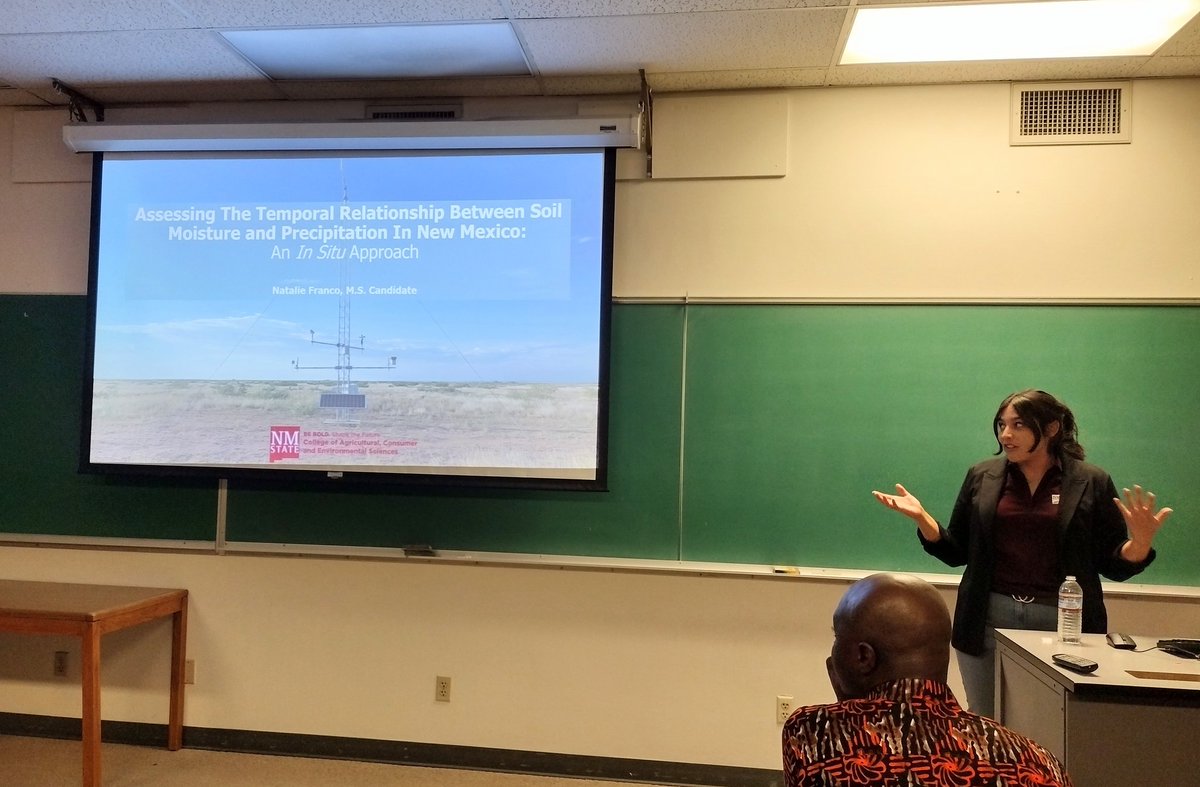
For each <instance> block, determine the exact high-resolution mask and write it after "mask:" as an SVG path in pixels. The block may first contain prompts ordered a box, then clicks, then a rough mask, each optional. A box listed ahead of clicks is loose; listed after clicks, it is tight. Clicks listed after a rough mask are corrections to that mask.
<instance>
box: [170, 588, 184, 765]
mask: <svg viewBox="0 0 1200 787" xmlns="http://www.w3.org/2000/svg"><path fill="white" fill-rule="evenodd" d="M186 657H187V596H184V598H183V603H182V604H181V605H180V608H179V611H178V612H176V613H175V614H174V615H172V616H171V711H170V717H169V718H168V720H167V748H168V749H170V750H171V751H178V750H179V749H181V748H182V747H183V689H184V684H183V680H184V669H185V667H186V666H187V665H186V663H185V659H186Z"/></svg>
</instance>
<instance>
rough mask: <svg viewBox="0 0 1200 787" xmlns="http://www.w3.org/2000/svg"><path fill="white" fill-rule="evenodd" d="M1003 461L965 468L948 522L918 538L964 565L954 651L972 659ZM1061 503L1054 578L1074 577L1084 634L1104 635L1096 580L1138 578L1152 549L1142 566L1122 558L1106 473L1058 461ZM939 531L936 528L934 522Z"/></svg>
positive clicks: (979, 648) (983, 621) (988, 580)
mask: <svg viewBox="0 0 1200 787" xmlns="http://www.w3.org/2000/svg"><path fill="white" fill-rule="evenodd" d="M1007 466H1008V460H1007V459H1004V458H997V459H989V460H987V461H985V462H980V463H979V464H977V465H975V466H974V467H972V468H971V469H970V470H968V471H967V477H966V479H965V480H964V481H963V485H962V489H960V490H959V492H958V499H957V500H956V501H955V503H954V511H953V513H951V515H950V525H949V526H948V527H942V528H941V534H942V537H941V539H940V540H938V541H934V542H930V541H927V540H925V538H924V537H922V536H921V534H920V531H918V532H917V537H918V538H920V539H921V544H922V545H923V546H924V548H925V551H926V552H928V553H929V554H931V555H933V556H934V557H936V558H937V559H938V560H941V561H942V562H943V563H945V564H947V565H950V566H961V565H964V564H965V565H966V568H965V569H964V570H963V575H962V580H961V581H960V582H959V585H958V601H957V603H956V604H955V607H954V636H953V643H954V647H955V648H957V649H958V650H961V651H963V652H964V653H968V654H971V655H979V654H980V653H982V652H983V643H984V632H985V630H986V627H987V611H988V594H989V593H990V592H991V589H992V574H993V569H994V567H995V537H994V532H993V523H994V519H995V515H996V504H997V503H998V502H999V501H1000V493H1001V492H1002V491H1003V490H1004V476H1005V473H1006V471H1007ZM1062 471H1063V476H1062V493H1061V494H1062V498H1061V500H1060V501H1059V506H1058V574H1059V577H1058V578H1059V581H1060V582H1061V581H1062V580H1063V579H1064V578H1066V576H1067V575H1073V576H1074V577H1075V579H1076V580H1077V581H1078V582H1079V584H1080V585H1081V586H1082V587H1083V630H1084V631H1086V632H1090V633H1104V632H1105V631H1106V630H1107V628H1108V612H1107V611H1106V610H1105V608H1104V595H1103V591H1102V590H1101V588H1100V575H1101V574H1103V575H1104V576H1105V577H1107V578H1108V579H1111V580H1113V581H1116V582H1120V581H1123V580H1126V579H1129V578H1130V577H1132V576H1134V575H1136V574H1139V573H1141V571H1142V569H1144V568H1145V567H1146V566H1148V565H1150V563H1151V561H1153V560H1154V557H1155V553H1154V550H1150V554H1149V555H1148V556H1147V557H1146V559H1145V560H1144V561H1142V562H1141V563H1130V562H1129V561H1127V560H1125V559H1123V558H1122V557H1121V556H1120V554H1119V553H1120V550H1121V545H1122V544H1124V543H1125V541H1126V540H1127V537H1128V536H1127V532H1126V528H1125V520H1124V518H1123V517H1122V516H1121V512H1120V510H1119V509H1118V508H1117V506H1116V504H1115V503H1113V498H1115V497H1116V496H1117V489H1116V487H1115V486H1114V485H1113V482H1112V478H1110V477H1109V475H1108V473H1106V472H1104V471H1103V470H1101V469H1100V468H1099V467H1096V466H1095V465H1090V464H1088V463H1086V462H1081V461H1078V460H1073V459H1066V460H1063V463H1062ZM939 527H940V525H939Z"/></svg>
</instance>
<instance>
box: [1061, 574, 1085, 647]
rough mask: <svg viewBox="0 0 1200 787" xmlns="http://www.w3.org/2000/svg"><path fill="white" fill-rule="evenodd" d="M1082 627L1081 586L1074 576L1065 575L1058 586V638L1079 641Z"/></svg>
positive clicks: (1063, 640)
mask: <svg viewBox="0 0 1200 787" xmlns="http://www.w3.org/2000/svg"><path fill="white" fill-rule="evenodd" d="M1082 628H1083V588H1081V587H1080V586H1079V583H1078V582H1076V581H1075V577H1067V579H1066V581H1065V582H1063V583H1062V584H1061V585H1059V587H1058V639H1059V640H1060V641H1061V642H1076V643H1077V642H1079V632H1080V631H1081V630H1082Z"/></svg>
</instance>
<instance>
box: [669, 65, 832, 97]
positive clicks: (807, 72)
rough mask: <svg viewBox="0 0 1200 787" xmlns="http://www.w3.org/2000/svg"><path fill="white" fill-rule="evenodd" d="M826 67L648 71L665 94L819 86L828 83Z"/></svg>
mask: <svg viewBox="0 0 1200 787" xmlns="http://www.w3.org/2000/svg"><path fill="white" fill-rule="evenodd" d="M827 71H828V69H825V68H761V69H744V70H740V71H696V72H686V73H677V74H671V73H665V74H648V75H647V76H646V81H647V82H649V83H650V87H651V89H653V90H657V91H661V92H664V93H670V92H683V91H691V90H750V89H759V88H771V87H818V86H820V85H823V84H824V83H825V74H826V73H827Z"/></svg>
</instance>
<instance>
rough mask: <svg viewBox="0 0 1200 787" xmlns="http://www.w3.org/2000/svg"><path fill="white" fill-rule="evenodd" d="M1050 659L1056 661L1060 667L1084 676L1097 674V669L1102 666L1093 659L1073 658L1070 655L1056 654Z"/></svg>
mask: <svg viewBox="0 0 1200 787" xmlns="http://www.w3.org/2000/svg"><path fill="white" fill-rule="evenodd" d="M1050 658H1052V659H1054V663H1055V664H1057V665H1058V666H1060V667H1063V668H1065V669H1069V670H1072V671H1074V672H1082V673H1084V674H1087V673H1089V672H1095V671H1096V668H1097V667H1099V666H1100V665H1099V664H1097V663H1096V662H1094V661H1092V660H1091V659H1085V658H1083V657H1082V656H1072V655H1071V654H1069V653H1055V654H1054V655H1053V656H1051V657H1050Z"/></svg>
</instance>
